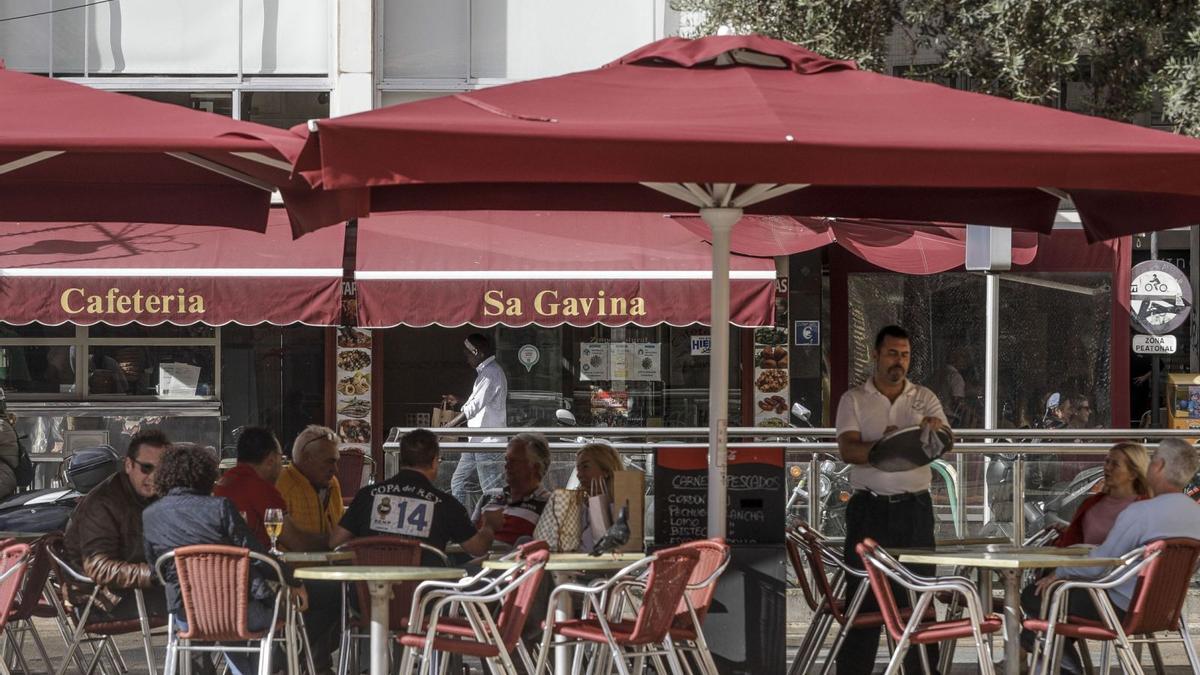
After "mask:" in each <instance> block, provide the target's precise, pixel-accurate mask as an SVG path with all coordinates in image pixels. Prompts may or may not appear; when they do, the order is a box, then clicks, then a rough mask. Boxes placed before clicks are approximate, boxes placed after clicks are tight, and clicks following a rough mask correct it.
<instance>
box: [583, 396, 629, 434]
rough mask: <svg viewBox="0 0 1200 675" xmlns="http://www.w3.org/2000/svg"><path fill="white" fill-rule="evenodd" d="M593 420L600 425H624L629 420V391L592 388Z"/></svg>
mask: <svg viewBox="0 0 1200 675" xmlns="http://www.w3.org/2000/svg"><path fill="white" fill-rule="evenodd" d="M591 407H592V422H593V423H594V424H595V425H596V426H600V427H623V426H626V425H627V424H628V421H629V392H627V391H609V390H606V389H600V388H598V387H597V388H594V389H592V398H591Z"/></svg>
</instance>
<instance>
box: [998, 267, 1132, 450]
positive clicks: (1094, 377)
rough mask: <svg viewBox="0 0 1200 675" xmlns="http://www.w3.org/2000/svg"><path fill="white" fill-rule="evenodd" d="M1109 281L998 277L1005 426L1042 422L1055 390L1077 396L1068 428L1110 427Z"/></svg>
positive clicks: (1088, 276) (1096, 276) (1090, 276)
mask: <svg viewBox="0 0 1200 675" xmlns="http://www.w3.org/2000/svg"><path fill="white" fill-rule="evenodd" d="M1111 279H1112V277H1111V275H1109V274H1106V273H1090V272H1089V273H1083V272H1080V273H1059V274H1051V273H1038V274H1022V273H1008V274H1002V275H1001V277H1000V371H999V378H1000V381H999V397H1000V403H1001V419H1002V420H1003V424H1005V425H1007V424H1009V423H1011V424H1012V425H1013V426H1014V427H1021V426H1039V425H1041V424H1042V423H1043V419H1044V417H1045V415H1046V400H1047V399H1048V398H1049V396H1050V395H1051V394H1053V393H1055V392H1057V393H1059V395H1060V396H1059V398H1060V400H1063V401H1067V400H1069V399H1074V401H1073V402H1072V403H1071V405H1072V409H1071V410H1070V412H1069V416H1070V417H1069V419H1064V420H1063V422H1064V423H1066V424H1067V425H1068V426H1073V427H1081V428H1083V427H1096V426H1105V427H1106V426H1109V425H1110V424H1111V422H1112V415H1111V410H1110V400H1111V399H1110V397H1109V392H1110V387H1111V382H1110V377H1109V376H1110V373H1111V363H1110V362H1111V357H1112V353H1111V348H1110V346H1111V344H1112V343H1111V333H1112V326H1111V315H1112V310H1111V307H1112V281H1111ZM1085 404H1086V405H1085ZM1085 408H1090V414H1088V412H1089V411H1087V410H1085Z"/></svg>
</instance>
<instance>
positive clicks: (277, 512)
mask: <svg viewBox="0 0 1200 675" xmlns="http://www.w3.org/2000/svg"><path fill="white" fill-rule="evenodd" d="M263 527H265V528H267V536H269V537H270V538H271V553H273V554H274V555H279V547H278V546H276V545H275V542H276V540H278V539H279V533H280V532H283V509H267V512H266V513H264V514H263Z"/></svg>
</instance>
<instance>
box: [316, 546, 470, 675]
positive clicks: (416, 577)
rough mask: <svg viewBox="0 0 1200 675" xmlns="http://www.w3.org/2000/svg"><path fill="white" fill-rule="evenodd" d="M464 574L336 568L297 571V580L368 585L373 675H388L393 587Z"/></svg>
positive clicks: (418, 569) (432, 569)
mask: <svg viewBox="0 0 1200 675" xmlns="http://www.w3.org/2000/svg"><path fill="white" fill-rule="evenodd" d="M465 574H466V570H463V569H459V568H456V567H392V566H383V565H337V566H324V567H304V568H302V569H298V570H296V578H297V579H306V580H312V581H341V582H343V583H345V582H351V581H365V582H366V583H367V589H368V590H369V591H370V593H371V675H387V672H388V625H389V621H390V618H389V617H388V603H389V601H390V600H391V599H392V584H398V583H401V582H403V581H428V580H432V579H440V580H446V581H452V580H455V579H461V578H462V577H463V575H465Z"/></svg>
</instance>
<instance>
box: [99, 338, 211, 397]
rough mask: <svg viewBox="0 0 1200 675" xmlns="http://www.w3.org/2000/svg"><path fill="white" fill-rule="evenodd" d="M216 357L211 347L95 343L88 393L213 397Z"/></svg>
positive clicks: (100, 394)
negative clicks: (101, 344) (98, 344)
mask: <svg viewBox="0 0 1200 675" xmlns="http://www.w3.org/2000/svg"><path fill="white" fill-rule="evenodd" d="M215 357H216V347H212V346H182V345H181V346H169V347H155V346H140V345H128V346H107V345H105V346H95V345H93V346H90V347H89V348H88V373H87V379H88V393H89V394H90V395H92V396H107V395H126V396H157V397H159V398H163V399H172V398H179V399H187V398H195V397H208V396H213V395H215V393H216V392H215V390H214V388H213V382H214V366H215V360H216V359H215Z"/></svg>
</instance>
